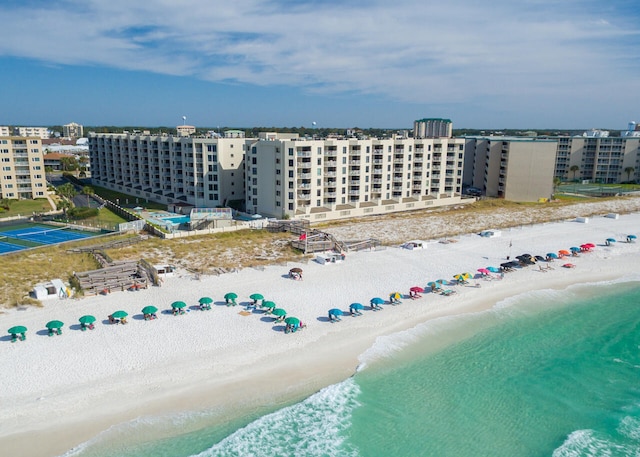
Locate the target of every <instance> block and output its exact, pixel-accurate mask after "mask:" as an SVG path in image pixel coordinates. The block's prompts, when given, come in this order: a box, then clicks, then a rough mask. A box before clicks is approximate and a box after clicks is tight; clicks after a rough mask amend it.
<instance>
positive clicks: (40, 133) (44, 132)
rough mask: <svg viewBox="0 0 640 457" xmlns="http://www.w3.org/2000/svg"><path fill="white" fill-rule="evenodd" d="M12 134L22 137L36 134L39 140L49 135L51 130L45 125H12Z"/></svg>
mask: <svg viewBox="0 0 640 457" xmlns="http://www.w3.org/2000/svg"><path fill="white" fill-rule="evenodd" d="M13 134H14V135H16V136H24V137H34V136H37V137H38V138H40V139H41V140H46V139H48V138H50V137H51V132H50V131H49V129H48V128H46V127H14V129H13Z"/></svg>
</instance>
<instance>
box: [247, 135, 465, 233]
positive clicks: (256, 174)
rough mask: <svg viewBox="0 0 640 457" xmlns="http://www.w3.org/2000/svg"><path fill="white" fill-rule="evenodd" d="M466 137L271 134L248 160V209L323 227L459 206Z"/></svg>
mask: <svg viewBox="0 0 640 457" xmlns="http://www.w3.org/2000/svg"><path fill="white" fill-rule="evenodd" d="M463 160H464V139H454V138H437V139H435V138H431V139H414V138H406V137H394V138H389V139H376V138H370V139H355V138H344V139H338V138H336V139H328V138H326V139H301V138H295V137H291V136H289V137H287V138H285V137H283V136H279V134H265V135H263V136H262V139H260V140H258V141H255V142H253V144H251V146H250V149H249V151H248V153H247V155H246V157H245V175H246V210H247V212H248V213H254V214H261V215H264V216H269V217H277V218H281V217H290V218H292V219H293V218H295V219H301V218H302V219H307V220H309V221H310V222H319V221H326V220H333V219H341V218H351V217H357V216H366V215H375V214H384V213H391V212H397V211H409V210H418V209H424V208H430V207H434V206H441V205H451V204H455V203H457V202H459V201H460V199H461V188H462V170H463Z"/></svg>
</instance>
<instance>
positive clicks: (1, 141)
mask: <svg viewBox="0 0 640 457" xmlns="http://www.w3.org/2000/svg"><path fill="white" fill-rule="evenodd" d="M46 192H47V180H46V176H45V170H44V156H43V153H42V141H41V139H40V138H38V137H26V138H25V137H15V136H2V137H0V199H1V198H8V199H12V200H19V199H34V198H46V195H47V194H46Z"/></svg>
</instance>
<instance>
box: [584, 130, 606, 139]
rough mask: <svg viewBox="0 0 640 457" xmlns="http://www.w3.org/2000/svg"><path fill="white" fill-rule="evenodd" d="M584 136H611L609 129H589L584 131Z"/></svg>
mask: <svg viewBox="0 0 640 457" xmlns="http://www.w3.org/2000/svg"><path fill="white" fill-rule="evenodd" d="M582 136H583V137H587V138H607V137H608V136H609V131H608V130H598V129H591V130H587V131H586V132H584V133H583V134H582Z"/></svg>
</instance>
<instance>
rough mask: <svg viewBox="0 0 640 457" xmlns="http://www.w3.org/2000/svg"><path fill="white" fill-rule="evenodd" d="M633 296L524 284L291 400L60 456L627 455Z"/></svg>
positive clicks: (112, 434)
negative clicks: (525, 288)
mask: <svg viewBox="0 0 640 457" xmlns="http://www.w3.org/2000/svg"><path fill="white" fill-rule="evenodd" d="M639 305H640V283H638V282H619V283H609V284H597V285H594V284H590V285H577V286H572V287H570V288H569V289H566V290H562V291H556V290H542V291H536V292H532V293H528V294H525V295H523V296H519V297H513V298H511V299H509V300H506V301H504V302H501V303H498V304H496V306H495V307H494V308H493V309H491V310H489V311H484V312H479V313H475V314H470V315H464V316H456V317H449V318H443V319H438V320H434V321H430V322H428V323H425V324H422V325H419V326H418V327H416V328H414V329H411V330H408V331H405V332H401V333H398V334H395V335H390V336H387V337H384V338H380V339H379V340H378V341H377V342H376V344H375V345H374V346H373V347H372V348H370V349H369V350H368V351H367V352H366V353H364V354H362V356H361V365H360V367H359V369H358V371H357V372H356V374H355V375H354V376H353V377H351V378H349V379H347V380H345V381H344V382H341V383H338V384H335V385H332V386H329V387H327V388H325V389H323V390H321V391H320V392H318V393H316V394H314V395H312V396H310V397H308V398H306V399H303V400H302V401H298V402H294V403H292V404H289V405H286V406H284V407H282V406H278V407H276V408H275V410H270V409H269V407H265V408H264V409H263V410H260V411H255V410H254V411H252V412H251V413H248V414H247V415H246V416H244V417H242V418H240V419H238V420H235V421H231V422H226V423H225V424H224V425H223V426H221V425H217V424H215V423H212V420H211V417H212V415H213V413H207V412H199V413H197V414H196V413H193V414H184V415H180V416H173V417H171V418H148V419H141V420H138V421H136V422H135V423H131V424H124V425H121V426H117V427H114V428H113V429H111V430H109V431H107V432H105V433H103V434H102V435H101V436H99V437H96V438H95V439H94V440H92V441H91V442H89V443H85V444H84V445H82V446H79V447H78V448H77V449H75V450H74V451H70V452H69V453H67V454H65V456H67V457H70V456H79V457H116V456H118V457H147V456H149V457H150V456H154V457H165V456H166V457H182V456H184V457H188V456H198V457H210V456H353V457H358V456H361V457H369V456H438V457H446V456H456V457H460V456H474V457H475V456H492V457H500V456H505V457H507V456H509V457H513V456H553V457H569V456H637V455H640V383H639V382H638V381H639V379H640V377H639V375H640V306H639ZM144 437H149V438H148V439H145V438H144Z"/></svg>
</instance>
